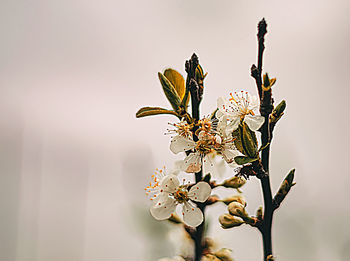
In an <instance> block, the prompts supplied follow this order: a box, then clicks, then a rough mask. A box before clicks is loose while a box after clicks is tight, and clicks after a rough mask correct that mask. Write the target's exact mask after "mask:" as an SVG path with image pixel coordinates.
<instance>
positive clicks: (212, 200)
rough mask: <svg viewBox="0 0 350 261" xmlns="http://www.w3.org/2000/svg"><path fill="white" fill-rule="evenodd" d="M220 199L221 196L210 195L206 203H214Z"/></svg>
mask: <svg viewBox="0 0 350 261" xmlns="http://www.w3.org/2000/svg"><path fill="white" fill-rule="evenodd" d="M219 201H220V199H219V197H218V196H216V195H213V196H210V197H209V198H208V199H207V201H206V202H205V203H206V205H212V204H214V203H216V202H219Z"/></svg>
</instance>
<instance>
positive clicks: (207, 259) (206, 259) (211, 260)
mask: <svg viewBox="0 0 350 261" xmlns="http://www.w3.org/2000/svg"><path fill="white" fill-rule="evenodd" d="M201 261H221V259H219V258H217V257H216V256H214V255H213V254H206V255H205V256H203V257H202V259H201Z"/></svg>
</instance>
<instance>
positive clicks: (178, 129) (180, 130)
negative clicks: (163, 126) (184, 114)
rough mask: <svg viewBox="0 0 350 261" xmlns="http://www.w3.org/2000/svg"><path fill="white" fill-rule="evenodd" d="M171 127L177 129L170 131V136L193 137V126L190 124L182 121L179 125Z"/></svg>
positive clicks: (173, 124) (172, 124) (175, 124)
mask: <svg viewBox="0 0 350 261" xmlns="http://www.w3.org/2000/svg"><path fill="white" fill-rule="evenodd" d="M169 125H171V126H173V127H175V129H172V130H170V129H168V130H167V131H168V133H169V134H173V133H174V134H178V135H180V136H183V137H190V136H192V131H191V130H192V124H188V123H187V122H185V121H181V122H179V123H169Z"/></svg>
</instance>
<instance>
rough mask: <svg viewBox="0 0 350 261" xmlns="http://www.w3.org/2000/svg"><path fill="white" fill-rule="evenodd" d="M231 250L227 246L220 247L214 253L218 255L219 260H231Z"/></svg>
mask: <svg viewBox="0 0 350 261" xmlns="http://www.w3.org/2000/svg"><path fill="white" fill-rule="evenodd" d="M231 253H232V250H231V249H228V248H222V249H220V250H219V251H216V252H215V253H214V255H215V256H216V257H218V258H219V259H220V260H221V261H233V258H232V257H231Z"/></svg>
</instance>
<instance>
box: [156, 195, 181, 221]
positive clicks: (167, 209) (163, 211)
mask: <svg viewBox="0 0 350 261" xmlns="http://www.w3.org/2000/svg"><path fill="white" fill-rule="evenodd" d="M175 208H176V201H175V200H174V199H172V198H169V197H168V200H167V201H165V202H163V203H162V202H158V203H157V204H156V205H154V206H152V207H151V209H150V212H151V215H152V216H153V217H154V218H155V219H157V220H164V219H168V218H169V217H170V216H171V214H172V213H174V212H175Z"/></svg>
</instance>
